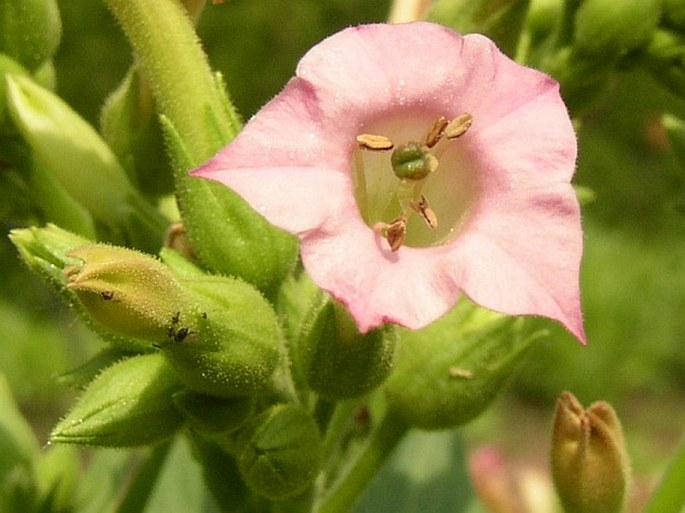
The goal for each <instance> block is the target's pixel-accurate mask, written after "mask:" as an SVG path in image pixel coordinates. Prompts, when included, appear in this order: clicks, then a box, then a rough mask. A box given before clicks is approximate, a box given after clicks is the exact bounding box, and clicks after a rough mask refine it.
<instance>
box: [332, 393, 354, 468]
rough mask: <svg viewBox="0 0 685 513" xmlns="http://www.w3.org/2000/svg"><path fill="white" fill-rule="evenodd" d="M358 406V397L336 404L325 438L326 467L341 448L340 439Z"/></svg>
mask: <svg viewBox="0 0 685 513" xmlns="http://www.w3.org/2000/svg"><path fill="white" fill-rule="evenodd" d="M358 406H359V402H358V401H357V400H356V399H350V400H347V401H341V402H339V403H338V404H337V405H336V406H335V410H333V414H332V415H331V418H330V420H329V422H328V426H327V427H326V435H325V436H324V440H323V462H324V468H329V467H330V463H331V459H332V457H333V455H334V454H335V452H336V450H337V449H338V448H339V445H340V440H341V438H342V436H343V435H344V434H345V432H346V431H347V430H348V428H349V426H350V421H351V420H352V417H353V415H354V411H355V409H356V408H357V407H358Z"/></svg>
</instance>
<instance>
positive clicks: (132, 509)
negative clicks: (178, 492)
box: [116, 443, 171, 513]
mask: <svg viewBox="0 0 685 513" xmlns="http://www.w3.org/2000/svg"><path fill="white" fill-rule="evenodd" d="M170 447H171V444H170V443H164V444H162V445H159V446H157V447H155V448H153V449H152V450H151V451H150V453H149V454H148V456H147V459H146V460H145V461H143V463H142V464H141V465H140V467H139V468H138V471H137V472H136V475H135V477H134V478H133V481H132V482H131V485H130V486H129V487H128V490H127V492H126V495H125V496H124V498H123V500H122V501H121V502H120V503H119V507H118V508H117V510H116V512H117V513H143V511H145V507H146V506H147V501H148V500H149V498H150V494H151V493H152V490H154V488H155V484H156V483H157V478H158V477H159V473H160V472H161V470H162V469H163V468H164V462H165V461H166V458H167V456H168V454H169V448H170Z"/></svg>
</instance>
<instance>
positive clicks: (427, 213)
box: [410, 194, 438, 229]
mask: <svg viewBox="0 0 685 513" xmlns="http://www.w3.org/2000/svg"><path fill="white" fill-rule="evenodd" d="M410 207H411V208H413V209H414V211H415V212H417V213H418V214H419V215H421V217H422V218H423V220H424V221H426V224H427V225H428V226H430V227H431V228H432V229H435V228H437V227H438V216H437V215H436V214H435V212H434V211H433V209H432V208H430V207H429V206H428V200H427V199H426V196H424V195H423V194H422V195H421V200H419V202H418V203H411V204H410Z"/></svg>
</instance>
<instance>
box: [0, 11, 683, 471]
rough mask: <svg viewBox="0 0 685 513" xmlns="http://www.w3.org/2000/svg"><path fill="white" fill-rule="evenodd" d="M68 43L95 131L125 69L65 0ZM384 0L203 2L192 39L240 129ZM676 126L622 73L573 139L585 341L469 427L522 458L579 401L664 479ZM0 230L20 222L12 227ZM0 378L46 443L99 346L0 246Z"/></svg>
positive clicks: (110, 25) (678, 374)
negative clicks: (563, 402) (607, 415)
mask: <svg viewBox="0 0 685 513" xmlns="http://www.w3.org/2000/svg"><path fill="white" fill-rule="evenodd" d="M59 6H60V9H61V14H62V20H63V25H64V34H63V40H62V44H61V47H60V49H59V51H58V53H57V56H56V59H55V66H56V70H57V91H58V93H59V94H60V95H61V96H62V97H63V98H64V99H65V100H66V101H67V102H68V103H69V104H71V105H72V106H73V107H74V108H75V109H76V110H77V111H78V112H79V113H81V114H82V115H83V116H84V117H85V118H86V119H88V120H89V121H90V122H91V123H93V124H94V125H97V124H98V116H99V111H100V107H101V105H102V102H103V101H104V99H105V98H106V97H107V95H108V94H109V93H110V92H111V91H112V90H113V89H114V88H115V87H116V86H117V85H118V83H119V82H120V80H121V79H122V77H123V76H124V74H125V72H126V70H127V69H128V67H129V66H130V64H131V62H132V58H131V54H130V51H129V48H128V46H127V43H126V41H125V39H124V38H123V35H122V34H121V32H120V30H119V28H118V27H117V25H116V23H115V21H114V20H113V18H112V17H111V15H110V14H109V12H108V11H107V10H106V9H105V7H104V6H103V4H102V3H101V2H93V1H92V0H61V1H60V2H59ZM388 8H389V2H388V1H377V2H367V1H364V0H329V1H325V2H321V1H319V0H267V1H257V0H228V1H227V2H226V3H224V4H223V5H210V6H208V7H207V9H206V10H205V12H204V13H203V16H202V18H201V20H200V22H199V26H198V32H199V34H200V38H201V39H202V41H203V44H204V46H205V49H206V50H207V52H208V54H209V56H210V60H211V62H212V64H213V65H214V67H215V68H216V69H218V70H220V71H221V72H222V73H223V74H224V76H225V79H226V82H227V84H228V87H229V90H230V93H231V95H232V98H233V100H234V102H235V103H236V105H237V106H238V108H239V110H240V112H241V113H242V114H243V116H244V117H245V118H246V119H247V118H249V117H250V116H251V115H252V114H254V113H255V112H256V111H257V110H258V108H259V107H260V106H261V105H263V104H264V103H265V102H266V101H267V100H268V99H270V98H271V97H272V96H273V95H274V94H276V93H277V92H278V91H279V89H280V88H281V87H282V86H283V85H284V84H285V83H286V81H287V80H288V79H289V77H290V76H291V75H292V74H293V72H294V69H295V66H296V63H297V61H298V59H299V58H300V57H301V56H302V54H303V53H304V52H305V51H306V50H307V49H308V48H309V47H311V46H312V45H313V44H315V43H316V42H318V41H320V40H321V39H322V38H323V37H325V36H326V35H328V34H331V33H333V32H336V31H338V30H340V29H342V28H344V27H345V26H348V25H351V24H357V23H363V22H370V21H382V20H384V19H385V17H386V15H387V12H388ZM665 112H670V113H673V114H675V115H676V116H679V117H681V118H685V103H684V102H683V101H682V100H679V99H677V98H676V97H675V96H672V95H670V94H669V93H666V92H664V91H663V90H662V89H660V88H659V87H658V86H657V85H656V84H655V83H654V82H653V81H652V80H651V79H650V78H649V77H648V76H647V74H646V73H644V72H642V71H640V70H639V69H637V70H634V71H626V72H625V73H623V74H621V75H620V76H618V77H617V78H616V79H615V80H614V82H613V83H612V86H611V88H610V90H609V91H608V93H607V94H606V95H605V97H604V98H603V100H602V101H601V102H599V103H598V105H597V106H596V107H595V109H594V110H593V112H591V113H590V115H588V116H587V117H586V118H585V119H584V120H583V124H582V126H581V127H580V128H579V133H578V136H579V141H580V157H579V168H578V173H577V176H576V180H575V182H576V183H577V184H578V185H582V186H585V187H588V188H590V189H591V190H592V191H593V193H594V200H593V201H592V202H590V203H589V204H587V205H585V206H584V217H583V224H584V228H585V243H586V246H585V247H586V249H585V257H584V263H583V271H582V291H583V310H584V313H585V319H586V323H587V332H588V339H589V343H588V346H587V347H581V346H580V345H578V343H577V342H575V341H574V340H573V339H572V337H570V336H569V335H567V334H566V333H564V332H563V330H562V329H561V328H558V327H556V326H552V325H551V324H550V323H547V322H546V321H542V320H540V321H534V322H540V323H541V324H544V325H545V326H546V327H548V328H550V330H551V332H552V335H551V336H550V337H549V338H547V339H546V340H544V341H543V342H541V343H539V344H538V346H537V347H536V348H535V349H534V350H533V351H532V352H531V354H530V356H529V357H528V359H527V361H526V362H525V364H524V365H523V366H522V368H521V370H520V372H519V373H518V374H517V375H516V377H515V379H514V380H513V382H512V384H511V386H510V387H509V388H508V389H507V391H506V392H505V393H504V394H503V395H502V397H501V398H500V399H499V400H498V401H497V403H496V404H495V406H494V408H493V409H492V411H490V412H489V413H487V414H486V415H485V416H484V417H483V418H481V419H479V420H478V421H477V422H476V423H474V425H473V426H471V427H469V428H467V430H466V431H467V435H468V437H470V438H471V439H472V440H474V441H481V440H490V441H494V442H496V443H502V444H504V445H505V446H509V447H511V450H512V451H514V452H519V453H521V454H520V455H521V456H522V457H525V456H526V454H525V453H526V452H527V451H529V450H531V449H532V447H535V448H536V449H537V450H540V449H542V450H543V451H544V450H546V446H544V445H543V444H541V442H540V437H541V436H542V437H545V436H547V435H546V434H545V433H546V431H547V428H548V426H549V422H550V421H551V420H550V419H551V414H552V410H553V405H554V398H555V397H556V396H557V395H558V394H559V393H560V392H561V391H563V390H570V391H572V392H574V393H575V394H576V395H577V396H578V397H579V398H580V400H581V401H582V402H583V403H585V404H587V403H589V402H591V401H593V400H597V399H604V400H608V401H610V402H612V403H613V404H614V405H615V407H616V408H617V410H618V412H619V415H621V417H622V418H623V420H624V424H625V429H626V431H627V436H628V443H629V450H630V451H631V453H632V456H633V463H634V467H635V469H636V471H637V472H638V474H640V473H643V474H646V475H649V474H650V473H651V472H655V471H657V470H659V469H660V468H662V466H663V463H664V460H665V458H666V457H667V456H668V455H669V454H670V452H671V451H672V450H673V448H674V447H675V445H676V444H677V441H678V439H679V437H680V436H681V435H682V433H683V431H684V430H683V428H684V427H685V408H684V407H683V406H685V315H684V313H685V170H683V168H682V165H679V163H678V162H677V161H676V159H675V157H674V156H673V154H672V153H671V152H670V151H669V147H668V143H667V139H666V136H665V133H664V132H663V129H662V128H661V126H660V123H659V120H660V117H661V115H662V114H663V113H665ZM2 222H3V230H4V231H6V230H7V229H9V228H11V227H14V226H17V224H18V223H19V222H20V220H18V219H16V218H12V217H11V216H9V215H8V216H7V218H5V219H3V220H2ZM0 259H1V262H2V264H1V265H2V271H3V286H2V287H0V339H2V340H3V348H2V351H0V373H4V374H5V375H6V376H7V379H8V381H9V383H10V385H11V388H12V390H13V392H14V394H15V396H16V398H17V400H18V402H19V404H20V406H21V408H22V410H23V412H24V413H25V414H26V415H27V416H28V418H29V419H30V420H31V422H32V423H33V425H34V426H35V428H36V430H37V432H38V434H39V437H40V439H41V440H45V436H46V433H47V431H48V430H49V428H50V426H51V425H52V424H53V423H54V422H55V421H56V420H57V419H58V418H59V416H60V415H62V414H63V413H64V412H65V410H66V408H67V407H68V405H69V404H70V402H71V401H72V399H73V396H72V395H71V393H70V392H69V391H68V389H66V388H64V387H62V386H60V385H58V384H56V382H55V376H57V375H59V374H60V373H62V372H64V371H66V370H68V369H70V368H72V367H74V366H76V365H78V364H79V363H81V362H82V361H83V360H84V359H85V357H86V356H87V355H90V354H92V353H93V352H94V351H95V350H96V349H97V347H99V343H98V342H97V341H96V340H94V339H93V337H92V336H91V335H90V334H89V333H88V332H87V331H86V330H85V329H84V328H82V327H81V326H79V325H78V323H77V321H75V320H73V317H72V316H71V315H70V314H69V312H68V310H67V309H66V308H65V307H63V306H62V305H60V304H59V303H58V302H57V301H56V298H55V297H54V296H53V295H52V294H51V293H50V292H49V291H48V289H47V287H45V286H43V285H42V284H41V283H40V282H39V281H38V279H37V278H35V277H34V276H32V275H31V274H30V273H28V271H26V270H25V269H23V267H22V266H21V264H20V263H19V261H18V258H17V256H16V253H15V252H14V250H13V248H12V247H11V246H10V244H9V242H8V241H7V239H6V238H2V239H1V242H0Z"/></svg>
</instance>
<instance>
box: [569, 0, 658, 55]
mask: <svg viewBox="0 0 685 513" xmlns="http://www.w3.org/2000/svg"><path fill="white" fill-rule="evenodd" d="M661 3H662V0H632V1H630V2H625V1H624V0H584V1H583V2H582V3H581V5H580V8H579V9H578V12H577V13H576V19H575V32H574V42H575V47H576V48H577V50H579V51H580V52H582V53H586V54H589V55H595V56H597V58H598V59H606V58H607V57H608V56H612V55H622V54H625V53H627V52H629V51H631V50H635V49H636V48H640V47H642V46H644V45H646V44H647V43H648V42H649V40H650V39H651V37H652V34H653V32H654V31H655V30H656V27H657V24H658V23H659V17H660V15H661Z"/></svg>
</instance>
